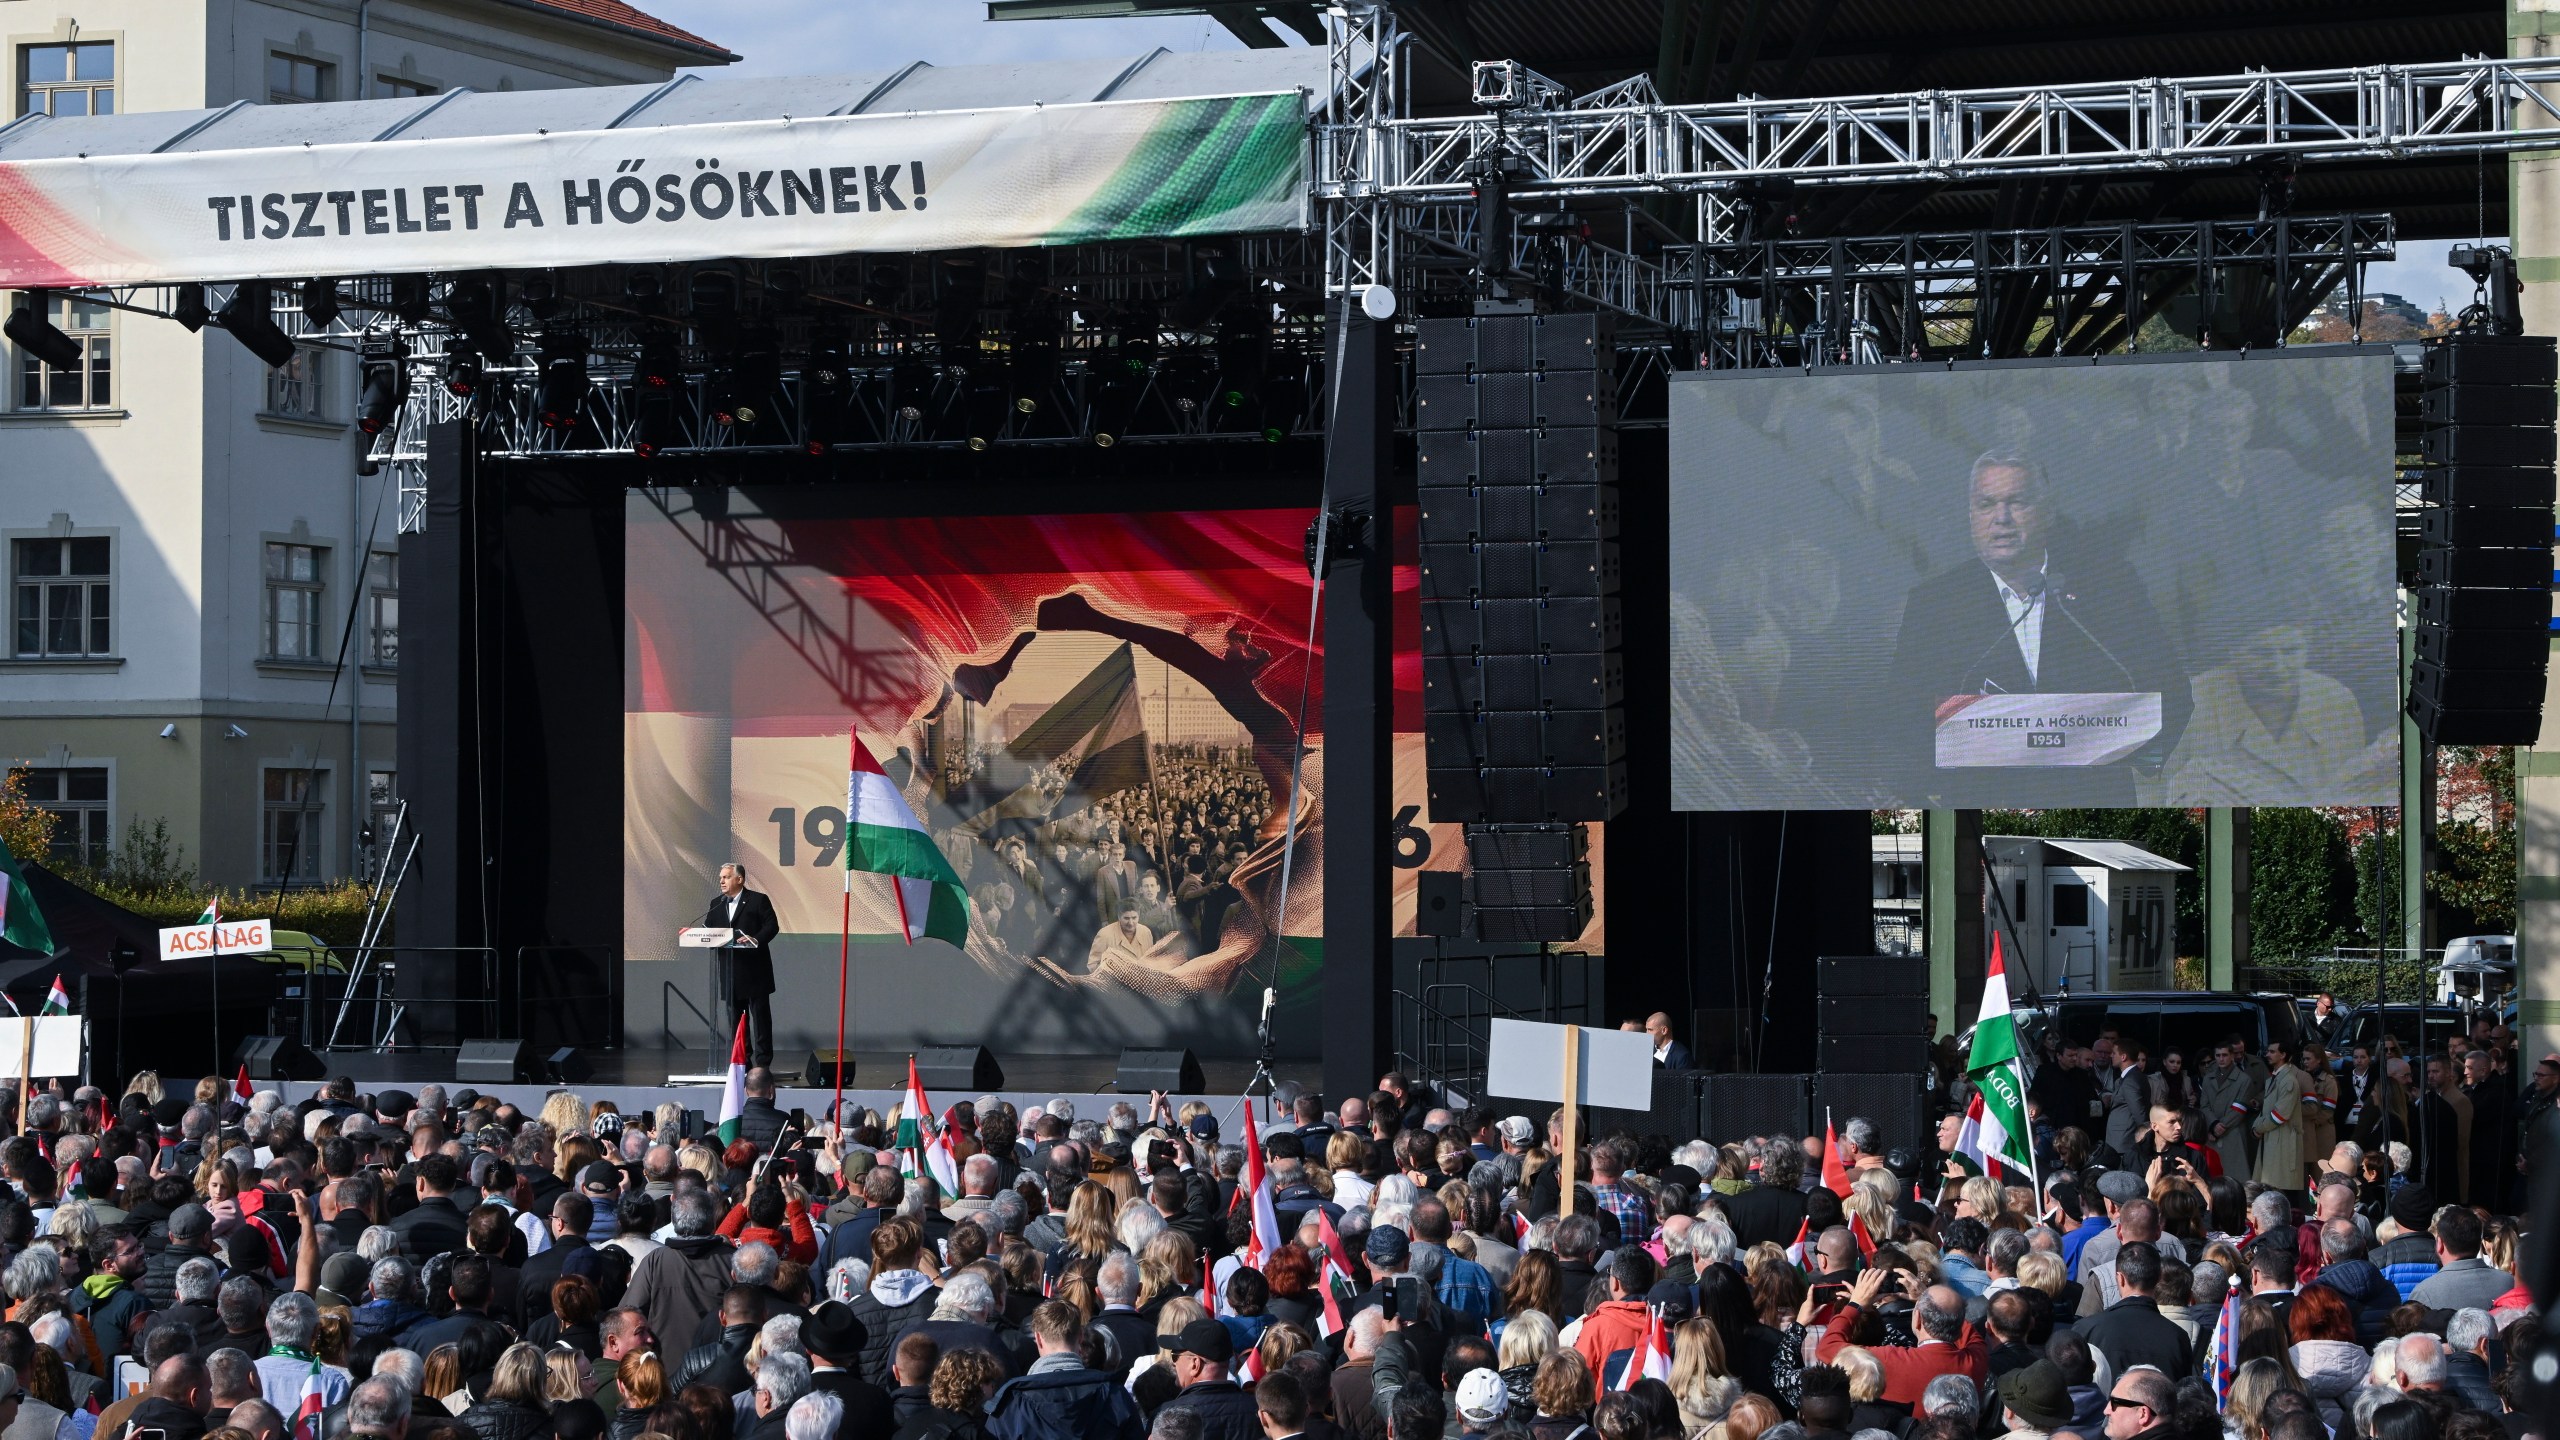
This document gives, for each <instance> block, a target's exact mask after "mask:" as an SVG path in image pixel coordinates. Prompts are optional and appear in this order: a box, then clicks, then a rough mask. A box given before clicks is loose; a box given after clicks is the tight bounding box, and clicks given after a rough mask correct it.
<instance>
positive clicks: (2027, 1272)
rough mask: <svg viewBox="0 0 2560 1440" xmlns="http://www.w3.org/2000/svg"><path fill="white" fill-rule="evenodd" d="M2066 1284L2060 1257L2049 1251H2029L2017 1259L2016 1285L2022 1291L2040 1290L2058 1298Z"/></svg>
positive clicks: (2066, 1278)
mask: <svg viewBox="0 0 2560 1440" xmlns="http://www.w3.org/2000/svg"><path fill="white" fill-rule="evenodd" d="M2067 1283H2068V1277H2067V1276H2066V1274H2065V1272H2064V1270H2063V1268H2062V1257H2061V1256H2059V1255H2056V1254H2054V1253H2053V1252H2052V1251H2050V1250H2030V1251H2028V1252H2027V1253H2026V1254H2024V1255H2021V1256H2019V1257H2018V1284H2019V1286H2020V1287H2021V1288H2023V1289H2028V1290H2041V1291H2043V1292H2044V1293H2045V1294H2047V1295H2051V1296H2055V1297H2059V1296H2060V1295H2061V1294H2062V1287H2063V1286H2064V1285H2065V1284H2067Z"/></svg>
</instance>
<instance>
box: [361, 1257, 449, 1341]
mask: <svg viewBox="0 0 2560 1440" xmlns="http://www.w3.org/2000/svg"><path fill="white" fill-rule="evenodd" d="M365 1288H366V1292H367V1294H368V1295H369V1296H370V1298H368V1299H367V1300H366V1301H365V1302H364V1303H363V1304H361V1305H358V1306H357V1307H356V1308H355V1309H354V1310H352V1311H350V1312H349V1317H350V1320H351V1322H352V1324H353V1326H354V1333H355V1338H356V1339H358V1340H369V1339H372V1338H373V1337H374V1336H377V1335H379V1336H383V1337H385V1338H387V1339H389V1340H390V1341H391V1342H392V1343H393V1344H406V1343H408V1339H409V1337H410V1336H412V1335H415V1334H416V1333H417V1332H418V1331H419V1330H420V1329H422V1328H424V1327H425V1326H427V1325H428V1324H430V1323H432V1322H433V1321H434V1319H435V1316H433V1315H432V1314H429V1313H428V1311H427V1309H426V1307H425V1306H423V1305H420V1304H418V1303H417V1294H418V1292H417V1272H416V1271H414V1270H411V1269H410V1268H409V1262H408V1261H406V1260H403V1259H401V1258H399V1257H398V1256H396V1255H395V1256H393V1257H391V1258H390V1259H388V1260H377V1261H375V1262H374V1265H373V1270H372V1272H371V1274H369V1275H368V1276H367V1277H366V1286H365Z"/></svg>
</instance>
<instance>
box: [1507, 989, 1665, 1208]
mask: <svg viewBox="0 0 2560 1440" xmlns="http://www.w3.org/2000/svg"><path fill="white" fill-rule="evenodd" d="M1486 1040H1487V1045H1486V1050H1485V1090H1486V1092H1487V1093H1488V1094H1489V1095H1494V1096H1500V1097H1507V1098H1509V1099H1514V1100H1554V1101H1557V1102H1560V1103H1561V1104H1562V1105H1563V1106H1564V1119H1563V1122H1562V1123H1561V1124H1560V1125H1559V1126H1558V1128H1557V1134H1556V1147H1557V1149H1559V1150H1560V1151H1562V1152H1563V1153H1562V1154H1559V1155H1558V1156H1556V1163H1557V1164H1558V1165H1561V1166H1563V1167H1564V1168H1563V1169H1562V1170H1561V1171H1559V1172H1558V1174H1557V1177H1556V1203H1557V1206H1558V1213H1560V1214H1565V1215H1570V1214H1572V1213H1573V1181H1574V1163H1573V1161H1574V1152H1575V1151H1576V1150H1577V1149H1578V1148H1579V1147H1580V1145H1581V1127H1580V1126H1579V1125H1577V1124H1576V1123H1575V1120H1576V1112H1577V1111H1578V1110H1580V1109H1581V1107H1582V1106H1584V1105H1586V1104H1589V1105H1600V1106H1605V1107H1607V1108H1609V1109H1612V1110H1650V1109H1652V1108H1653V1040H1652V1037H1650V1036H1648V1035H1646V1034H1645V1033H1644V1032H1643V1031H1640V1030H1598V1029H1594V1028H1592V1027H1590V1026H1587V1025H1543V1024H1539V1023H1538V1022H1536V1021H1532V1020H1496V1021H1494V1022H1493V1024H1492V1025H1491V1026H1490V1027H1489V1031H1488V1034H1487V1036H1486ZM1494 1103H1496V1104H1497V1105H1499V1104H1500V1103H1501V1102H1500V1101H1499V1100H1497V1101H1495V1102H1494Z"/></svg>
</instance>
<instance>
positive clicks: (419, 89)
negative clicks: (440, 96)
mask: <svg viewBox="0 0 2560 1440" xmlns="http://www.w3.org/2000/svg"><path fill="white" fill-rule="evenodd" d="M373 93H374V94H376V95H378V96H380V97H382V98H383V99H385V100H415V99H417V98H418V97H420V96H422V95H433V94H434V93H436V87H434V86H433V85H430V84H428V83H427V82H426V81H424V80H404V79H402V78H401V77H400V76H397V75H376V76H374V77H373Z"/></svg>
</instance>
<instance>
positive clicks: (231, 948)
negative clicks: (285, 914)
mask: <svg viewBox="0 0 2560 1440" xmlns="http://www.w3.org/2000/svg"><path fill="white" fill-rule="evenodd" d="M275 924H276V922H274V921H273V920H224V921H221V922H219V923H217V924H212V925H172V926H170V927H169V928H167V929H165V930H163V931H161V932H160V958H161V959H163V960H184V959H186V958H187V957H189V956H191V955H213V954H223V955H263V954H265V953H266V952H268V951H270V950H273V949H274V948H276V943H275Z"/></svg>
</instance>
